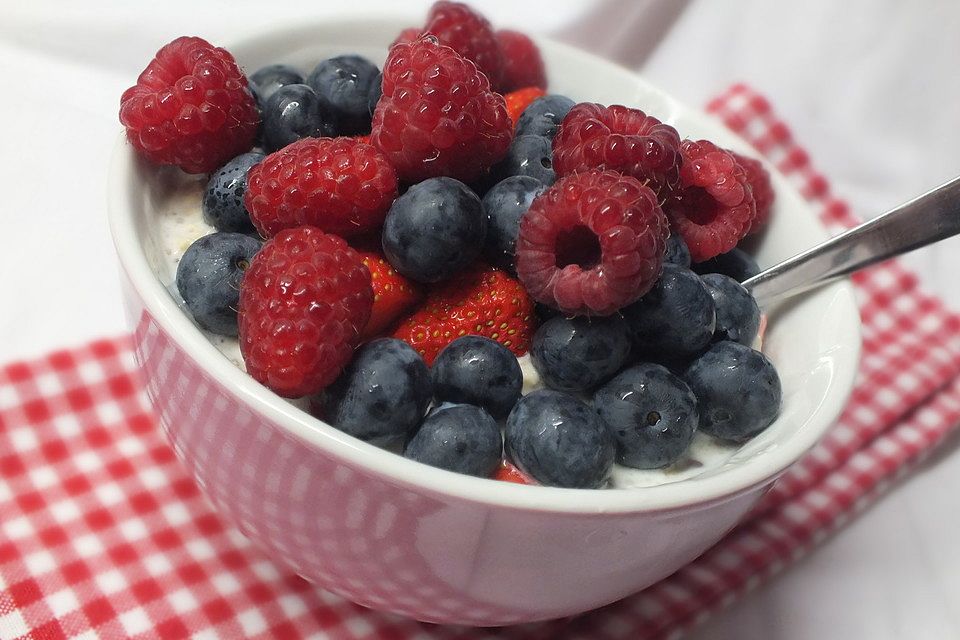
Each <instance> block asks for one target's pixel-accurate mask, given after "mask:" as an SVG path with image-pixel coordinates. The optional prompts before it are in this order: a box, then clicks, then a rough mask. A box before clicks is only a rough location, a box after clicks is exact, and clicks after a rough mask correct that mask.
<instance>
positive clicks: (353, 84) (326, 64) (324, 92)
mask: <svg viewBox="0 0 960 640" xmlns="http://www.w3.org/2000/svg"><path fill="white" fill-rule="evenodd" d="M379 80H380V70H379V69H377V65H375V64H373V63H372V62H370V61H369V60H367V59H366V58H361V57H360V56H353V55H351V56H337V57H335V58H330V59H329V60H324V61H323V62H321V63H320V64H318V65H317V66H316V67H314V69H313V71H312V72H311V73H310V75H309V76H308V77H307V84H308V85H310V86H311V87H312V88H313V90H314V91H315V92H316V93H317V97H318V98H320V102H322V103H323V104H324V106H326V108H327V109H328V110H329V111H331V112H333V114H334V116H335V117H336V119H337V133H338V134H340V135H342V136H352V135H356V134H361V133H370V107H369V103H370V92H371V90H372V89H373V86H374V82H375V81H376V82H378V81H379Z"/></svg>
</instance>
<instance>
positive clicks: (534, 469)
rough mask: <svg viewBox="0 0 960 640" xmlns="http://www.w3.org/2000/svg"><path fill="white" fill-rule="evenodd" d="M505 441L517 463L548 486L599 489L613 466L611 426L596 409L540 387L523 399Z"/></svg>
mask: <svg viewBox="0 0 960 640" xmlns="http://www.w3.org/2000/svg"><path fill="white" fill-rule="evenodd" d="M504 440H505V447H506V450H507V455H508V456H509V457H510V459H511V460H512V461H513V463H514V464H515V465H517V467H519V468H520V470H521V471H523V472H524V473H526V474H528V475H530V476H532V477H533V478H534V479H535V480H536V481H537V482H539V483H540V484H545V485H547V486H552V487H573V488H583V489H596V488H599V487H602V486H603V485H604V484H605V483H606V482H607V478H609V477H610V471H611V469H612V468H613V457H614V453H615V450H616V447H615V446H614V441H613V436H612V435H611V434H610V430H609V427H607V425H606V424H604V422H603V419H602V418H600V416H599V415H598V414H597V412H596V411H594V410H593V409H591V408H590V407H588V406H587V405H586V404H584V403H583V402H581V401H580V400H577V399H576V398H574V397H573V396H571V395H569V394H566V393H561V392H559V391H549V390H546V389H540V390H538V391H534V392H533V393H530V394H528V395H526V396H524V397H522V398H520V402H518V403H517V406H515V407H514V408H513V411H511V412H510V417H508V418H507V427H506V430H505V431H504Z"/></svg>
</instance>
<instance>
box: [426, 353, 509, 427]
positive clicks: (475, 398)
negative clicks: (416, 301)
mask: <svg viewBox="0 0 960 640" xmlns="http://www.w3.org/2000/svg"><path fill="white" fill-rule="evenodd" d="M431 374H432V375H433V395H434V397H435V398H436V399H437V400H438V401H440V402H464V403H467V404H473V405H476V406H478V407H483V408H484V409H486V410H487V412H488V413H490V415H492V416H494V417H496V418H503V417H506V415H507V414H508V413H510V410H511V409H513V405H515V404H516V403H517V400H519V399H520V390H521V389H522V388H523V372H522V371H521V370H520V365H519V363H517V358H516V356H514V355H513V354H512V353H511V352H510V350H509V349H507V348H506V347H505V346H503V345H502V344H500V343H499V342H497V341H496V340H491V339H489V338H484V337H482V336H463V337H462V338H457V339H456V340H454V341H453V342H451V343H450V344H448V345H447V346H446V347H444V348H443V351H441V352H440V354H439V355H438V356H437V358H436V360H434V361H433V367H432V368H431Z"/></svg>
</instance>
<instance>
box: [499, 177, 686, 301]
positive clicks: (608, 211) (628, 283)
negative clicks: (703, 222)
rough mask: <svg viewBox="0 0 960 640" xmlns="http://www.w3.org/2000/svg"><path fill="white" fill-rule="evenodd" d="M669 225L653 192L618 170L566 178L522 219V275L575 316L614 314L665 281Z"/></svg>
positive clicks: (535, 293)
mask: <svg viewBox="0 0 960 640" xmlns="http://www.w3.org/2000/svg"><path fill="white" fill-rule="evenodd" d="M668 235H669V225H668V223H667V219H666V217H665V216H664V215H663V212H662V211H661V210H660V205H658V204H657V197H656V195H654V193H653V191H651V190H650V188H649V187H647V186H645V185H643V184H642V183H641V182H640V181H639V180H637V179H636V178H632V177H630V176H625V175H622V174H619V173H617V172H615V171H602V172H601V171H587V172H584V173H576V174H573V175H570V176H567V177H565V178H561V179H560V180H559V181H557V183H556V184H554V185H553V186H552V187H550V188H549V189H547V190H546V191H544V192H543V193H542V194H541V195H540V196H539V197H538V198H537V199H536V200H534V201H533V204H532V205H531V206H530V209H529V210H528V211H527V213H525V214H524V215H523V217H522V218H521V220H520V235H519V238H518V239H517V275H518V276H519V278H520V281H521V282H522V283H523V284H524V286H525V287H526V288H527V291H528V292H529V293H530V295H531V296H532V297H533V298H534V299H535V300H537V301H539V302H543V303H545V304H548V305H551V306H553V307H556V308H558V309H560V310H561V311H563V312H564V313H567V314H571V315H579V314H590V315H598V316H604V315H610V314H611V313H613V312H615V311H616V310H617V309H620V308H622V307H625V306H627V305H628V304H630V303H631V302H634V301H635V300H637V299H638V298H640V296H642V295H643V294H645V293H646V292H647V291H649V290H650V287H652V286H653V284H654V282H656V280H657V278H659V277H660V270H661V267H662V266H663V254H664V251H665V250H666V246H667V236H668Z"/></svg>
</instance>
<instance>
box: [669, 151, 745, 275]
mask: <svg viewBox="0 0 960 640" xmlns="http://www.w3.org/2000/svg"><path fill="white" fill-rule="evenodd" d="M680 153H681V154H682V155H683V165H682V166H681V168H680V188H679V190H678V191H677V193H676V196H675V197H674V198H672V199H671V200H669V201H668V202H667V204H666V205H665V206H664V209H665V211H666V213H667V217H669V218H670V224H671V226H672V227H673V228H674V230H675V231H677V233H679V234H680V235H681V237H683V241H684V242H685V243H686V244H687V247H688V248H689V249H690V257H691V258H692V259H693V261H694V262H703V261H704V260H709V259H710V258H713V257H714V256H718V255H720V254H721V253H726V252H727V251H730V249H733V248H734V247H735V246H737V243H738V242H739V241H740V239H741V238H743V237H744V236H745V235H746V234H747V231H748V230H749V229H750V225H751V223H752V222H753V216H754V213H755V212H756V206H755V205H754V201H753V194H752V193H751V192H750V184H749V182H747V174H746V172H744V170H743V168H742V167H741V166H740V165H739V164H737V161H736V159H734V157H733V156H732V155H731V154H730V153H729V152H727V151H724V150H723V149H721V148H720V147H718V146H717V145H715V144H713V143H712V142H709V141H707V140H684V141H683V143H682V144H681V145H680Z"/></svg>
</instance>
